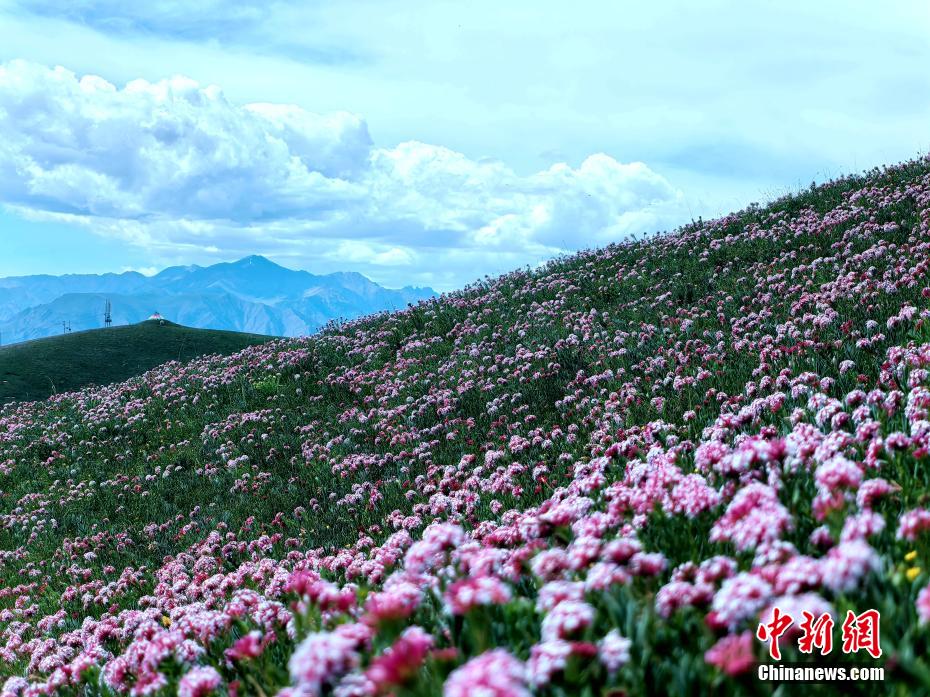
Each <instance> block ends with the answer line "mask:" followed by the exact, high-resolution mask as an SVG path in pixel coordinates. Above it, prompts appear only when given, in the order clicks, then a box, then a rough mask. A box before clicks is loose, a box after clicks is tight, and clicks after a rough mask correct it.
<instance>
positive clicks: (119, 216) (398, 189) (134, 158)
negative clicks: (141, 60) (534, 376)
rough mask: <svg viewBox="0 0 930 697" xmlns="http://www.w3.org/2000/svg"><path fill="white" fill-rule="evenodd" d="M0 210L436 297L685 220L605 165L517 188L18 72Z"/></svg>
mask: <svg viewBox="0 0 930 697" xmlns="http://www.w3.org/2000/svg"><path fill="white" fill-rule="evenodd" d="M0 200H2V202H4V203H5V204H7V205H8V206H10V207H12V208H13V209H14V210H17V211H19V212H20V213H21V214H22V215H24V216H27V217H31V218H37V219H54V220H58V221H63V222H69V223H77V224H81V225H85V226H88V227H90V228H91V229H93V230H94V231H95V232H97V233H99V234H103V235H111V236H115V237H119V238H121V239H123V240H126V241H129V242H131V243H133V244H137V245H141V246H145V247H148V248H151V249H153V250H157V251H159V252H161V253H169V252H170V251H172V250H175V251H176V250H178V249H199V250H210V249H215V250H220V251H221V252H222V251H227V250H228V252H229V253H230V254H234V253H238V252H240V251H244V252H249V253H251V252H264V253H269V252H277V253H279V254H282V255H287V256H293V257H302V258H304V259H306V258H308V257H309V256H310V255H315V256H316V257H319V256H326V257H332V256H333V255H336V256H337V257H338V258H341V259H344V260H346V261H349V262H355V263H357V264H359V265H361V266H362V267H363V268H364V270H366V271H368V272H369V273H370V272H371V270H372V269H378V268H383V269H397V271H395V272H390V271H385V272H384V273H380V274H379V273H373V274H372V275H373V276H375V277H376V278H379V277H380V278H384V277H385V275H386V274H387V275H391V274H394V275H395V276H396V278H397V279H400V278H401V277H402V274H401V272H400V271H399V269H401V268H405V269H406V272H405V274H406V275H405V276H404V278H405V279H406V281H405V282H409V281H410V280H420V281H425V280H426V279H428V278H433V279H437V278H438V279H440V280H438V281H434V282H435V283H437V284H438V285H441V286H443V287H449V286H452V285H457V284H460V283H462V282H464V281H467V280H469V279H470V278H472V277H473V276H474V275H478V273H480V272H481V271H484V270H492V271H504V270H507V268H509V267H510V266H516V265H521V264H524V263H535V262H537V261H538V260H539V259H540V258H543V257H546V256H550V255H552V254H555V253H558V252H560V251H564V250H570V249H577V248H580V247H585V246H590V245H594V244H601V243H604V242H607V241H611V240H617V239H621V238H623V237H626V236H628V235H630V234H632V233H641V232H651V231H655V230H658V229H663V228H667V227H670V226H672V225H674V224H677V223H678V222H681V221H682V220H683V219H685V218H686V217H687V216H686V215H685V207H684V203H683V197H682V195H681V193H680V192H679V191H677V190H676V189H675V188H674V187H673V186H672V185H671V184H670V183H669V182H668V181H666V180H665V179H664V178H663V177H661V176H660V175H658V174H657V173H656V172H654V171H652V170H650V169H649V168H648V167H647V166H646V165H645V164H643V163H639V162H637V163H632V164H623V163H620V162H617V161H616V160H615V159H613V158H612V157H610V156H608V155H605V154H594V155H591V156H589V157H587V158H586V159H585V160H584V161H583V162H582V163H581V164H580V165H579V166H578V167H571V166H569V165H568V164H564V163H562V164H556V165H553V166H551V167H549V168H548V169H545V170H543V171H540V172H538V173H535V174H530V175H526V176H522V175H519V174H517V173H516V172H514V171H513V170H512V169H510V168H509V167H508V166H506V165H505V164H503V163H501V162H498V161H491V160H481V161H477V160H473V159H470V158H468V157H466V156H465V155H463V154H461V153H458V152H455V151H453V150H450V149H448V148H444V147H440V146H435V145H427V144H424V143H419V142H404V143H401V144H399V145H397V146H396V147H392V148H378V147H375V146H374V145H373V143H372V140H371V138H370V136H369V132H368V127H367V124H366V123H365V121H364V120H363V119H362V118H361V117H359V116H356V115H353V114H349V113H345V112H337V113H331V114H315V113H311V112H309V111H307V110H305V109H303V108H300V107H298V106H293V105H285V104H268V103H255V104H246V105H237V104H234V103H232V102H231V101H230V100H228V99H226V98H225V97H224V95H223V93H222V92H221V91H220V89H219V88H217V87H212V86H209V87H204V86H201V85H199V84H197V83H196V82H194V81H192V80H190V79H187V78H184V77H174V78H171V79H167V80H162V81H158V82H147V81H144V80H135V81H132V82H129V83H128V84H126V85H125V86H124V87H122V88H118V87H116V86H114V85H113V84H111V83H109V82H107V81H106V80H103V79H102V78H99V77H95V76H83V77H79V76H78V75H76V74H74V73H72V72H70V71H68V70H66V69H64V68H60V67H59V68H54V69H49V68H46V67H44V66H41V65H37V64H33V63H27V62H23V61H13V62H10V63H7V64H5V65H2V66H0ZM437 261H441V262H442V264H443V265H444V266H443V267H442V269H443V270H442V271H438V270H437V269H435V268H430V267H431V266H434V264H435V263H436V262H437ZM502 263H503V264H508V265H509V266H506V267H504V268H501V266H500V265H501V264H502ZM418 274H419V275H418ZM440 277H441V278H440Z"/></svg>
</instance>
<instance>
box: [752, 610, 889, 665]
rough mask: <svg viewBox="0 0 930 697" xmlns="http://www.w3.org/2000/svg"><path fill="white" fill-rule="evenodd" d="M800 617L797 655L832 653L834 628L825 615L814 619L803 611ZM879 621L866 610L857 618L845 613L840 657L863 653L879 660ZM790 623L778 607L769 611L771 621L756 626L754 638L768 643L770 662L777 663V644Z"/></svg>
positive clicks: (779, 655)
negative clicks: (841, 654)
mask: <svg viewBox="0 0 930 697" xmlns="http://www.w3.org/2000/svg"><path fill="white" fill-rule="evenodd" d="M802 615H803V620H802V621H801V623H800V624H799V625H798V629H799V630H800V636H799V637H798V650H799V651H800V652H801V653H807V654H810V653H813V652H814V649H817V650H818V651H819V652H820V655H821V656H826V655H827V654H829V653H830V652H831V651H833V627H834V624H835V623H834V620H833V617H831V616H830V614H829V613H826V612H825V613H823V614H822V615H820V616H819V617H815V616H814V615H813V613H810V612H807V611H806V610H805V611H804V612H803V613H802ZM880 619H881V615H880V614H879V612H878V610H866V611H865V612H863V613H862V614H860V615H857V614H856V613H854V612H853V611H852V610H850V611H848V612H847V613H846V620H845V621H844V622H843V647H842V648H843V653H858V652H859V651H863V650H864V651H867V652H868V653H869V655H870V656H872V658H880V657H881V655H882V648H881V646H880V644H879V620H880ZM794 623H795V621H794V618H793V617H792V616H791V615H789V614H787V613H785V612H782V611H781V608H779V607H775V608H773V609H772V619H771V620H770V621H769V622H760V623H759V627H758V628H757V629H756V637H757V638H758V639H759V641H767V642H769V656H771V657H772V660H775V661H780V660H781V647H780V646H779V640H780V639H781V638H782V637H783V636H784V635H785V634H787V633H788V630H790V629H791V627H792V626H793V625H794Z"/></svg>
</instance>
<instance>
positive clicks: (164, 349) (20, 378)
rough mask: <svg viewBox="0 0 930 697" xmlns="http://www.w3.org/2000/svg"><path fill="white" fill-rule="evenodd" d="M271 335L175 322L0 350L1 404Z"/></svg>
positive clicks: (119, 377) (226, 350) (231, 349)
mask: <svg viewBox="0 0 930 697" xmlns="http://www.w3.org/2000/svg"><path fill="white" fill-rule="evenodd" d="M270 340H271V337H268V336H259V335H256V334H241V333H238V332H223V331H215V330H209V329H191V328H189V327H183V326H180V325H178V324H174V323H172V322H156V321H146V322H141V323H140V324H136V325H132V326H128V327H113V328H111V329H93V330H89V331H84V332H72V333H70V334H66V335H63V336H56V337H49V338H46V339H36V340H35V341H28V342H25V343H21V344H15V345H13V346H5V347H2V348H0V404H3V403H5V402H9V401H13V400H37V399H45V398H46V397H49V396H50V395H53V394H56V393H60V392H73V391H75V390H79V389H82V388H84V387H86V386H88V385H108V384H110V383H113V382H119V381H123V380H128V379H129V378H131V377H134V376H137V375H141V374H142V373H144V372H146V371H147V370H151V369H152V368H154V367H156V366H159V365H161V364H163V363H167V362H169V361H189V360H191V359H193V358H197V357H198V356H203V355H207V354H218V355H229V354H232V353H236V352H237V351H241V350H242V349H244V348H246V347H248V346H253V345H255V344H261V343H265V342H267V341H270Z"/></svg>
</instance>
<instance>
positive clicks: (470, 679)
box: [442, 649, 530, 697]
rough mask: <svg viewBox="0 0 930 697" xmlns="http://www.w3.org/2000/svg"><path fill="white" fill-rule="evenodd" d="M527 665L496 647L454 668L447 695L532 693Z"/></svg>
mask: <svg viewBox="0 0 930 697" xmlns="http://www.w3.org/2000/svg"><path fill="white" fill-rule="evenodd" d="M526 677H527V676H526V666H524V665H523V663H522V662H520V661H518V660H517V659H516V658H514V657H513V656H512V655H511V654H509V653H508V652H507V651H505V650H504V649H494V650H493V651H488V652H486V653H483V654H481V655H480V656H478V657H477V658H473V659H471V660H470V661H469V662H468V663H466V664H465V665H463V666H462V667H461V668H457V669H455V670H454V671H452V674H451V675H450V676H449V677H448V679H447V680H446V683H445V685H443V687H442V694H443V697H530V693H529V690H527V689H526Z"/></svg>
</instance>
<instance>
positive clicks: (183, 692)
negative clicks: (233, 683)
mask: <svg viewBox="0 0 930 697" xmlns="http://www.w3.org/2000/svg"><path fill="white" fill-rule="evenodd" d="M222 682H223V679H222V678H221V677H220V674H219V673H217V672H216V668H213V667H212V666H202V667H199V668H192V669H191V670H190V671H188V672H187V673H186V674H185V675H184V677H182V678H181V681H180V682H179V683H178V697H207V695H209V694H210V693H211V692H213V691H214V690H215V689H216V688H218V687H219V686H220V683H222Z"/></svg>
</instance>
